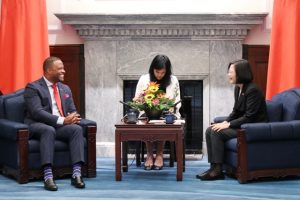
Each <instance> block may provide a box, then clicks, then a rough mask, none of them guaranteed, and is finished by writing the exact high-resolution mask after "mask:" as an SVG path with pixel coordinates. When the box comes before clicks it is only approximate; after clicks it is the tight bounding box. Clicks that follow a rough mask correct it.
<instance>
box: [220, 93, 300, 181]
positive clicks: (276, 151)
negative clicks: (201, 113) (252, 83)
mask: <svg viewBox="0 0 300 200" xmlns="http://www.w3.org/2000/svg"><path fill="white" fill-rule="evenodd" d="M267 111H268V117H269V122H268V123H249V124H243V125H242V127H241V129H240V130H239V131H238V136H237V138H234V139H231V140H229V141H227V142H226V144H225V149H226V150H225V152H226V154H225V161H224V163H225V168H226V172H227V174H229V175H233V176H235V177H236V178H237V179H238V181H239V182H240V183H245V182H247V181H248V180H253V179H257V178H260V177H285V176H289V175H299V174H300V157H299V155H300V89H299V88H293V89H289V90H286V91H284V92H281V93H279V94H277V95H275V96H273V98H272V100H271V101H267ZM223 119H224V118H223ZM223 119H222V117H219V118H216V119H215V121H216V122H219V121H223Z"/></svg>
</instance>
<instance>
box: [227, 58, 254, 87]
mask: <svg viewBox="0 0 300 200" xmlns="http://www.w3.org/2000/svg"><path fill="white" fill-rule="evenodd" d="M231 65H233V66H234V68H235V73H236V83H237V84H240V83H250V82H252V80H253V74H252V70H251V66H250V63H249V62H248V61H247V60H244V59H240V60H235V61H233V62H230V63H229V65H228V70H229V68H230V66H231Z"/></svg>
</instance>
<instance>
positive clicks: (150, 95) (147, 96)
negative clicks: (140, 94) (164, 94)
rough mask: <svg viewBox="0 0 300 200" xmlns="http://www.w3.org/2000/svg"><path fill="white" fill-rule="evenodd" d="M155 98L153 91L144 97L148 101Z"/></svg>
mask: <svg viewBox="0 0 300 200" xmlns="http://www.w3.org/2000/svg"><path fill="white" fill-rule="evenodd" d="M154 98H155V95H154V94H151V93H149V94H146V95H145V97H144V99H145V101H146V102H147V101H152V99H154Z"/></svg>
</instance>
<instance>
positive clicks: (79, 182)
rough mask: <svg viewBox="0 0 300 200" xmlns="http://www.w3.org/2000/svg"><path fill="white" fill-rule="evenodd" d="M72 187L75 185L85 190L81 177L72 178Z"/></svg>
mask: <svg viewBox="0 0 300 200" xmlns="http://www.w3.org/2000/svg"><path fill="white" fill-rule="evenodd" d="M71 185H74V186H75V187H76V188H85V184H84V182H83V180H82V177H81V176H75V177H74V178H73V177H72V178H71Z"/></svg>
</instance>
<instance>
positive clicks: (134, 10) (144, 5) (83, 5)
mask: <svg viewBox="0 0 300 200" xmlns="http://www.w3.org/2000/svg"><path fill="white" fill-rule="evenodd" d="M272 5H273V0H47V9H48V23H49V43H50V44H51V45H53V44H80V43H83V41H82V39H80V38H79V37H78V35H77V34H76V32H75V31H74V30H73V28H72V27H70V26H68V25H62V24H61V23H60V21H59V20H58V19H57V18H56V17H55V15H54V13H100V14H141V13H142V14H156V13H168V14H169V13H189V14H190V13H258V12H265V13H270V12H271V10H272ZM270 24H271V18H270V16H268V17H267V18H266V21H265V24H264V25H261V26H257V27H256V28H255V29H254V30H252V31H251V32H250V34H249V36H247V38H246V39H245V41H244V43H245V44H269V38H270V28H271V25H270Z"/></svg>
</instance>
